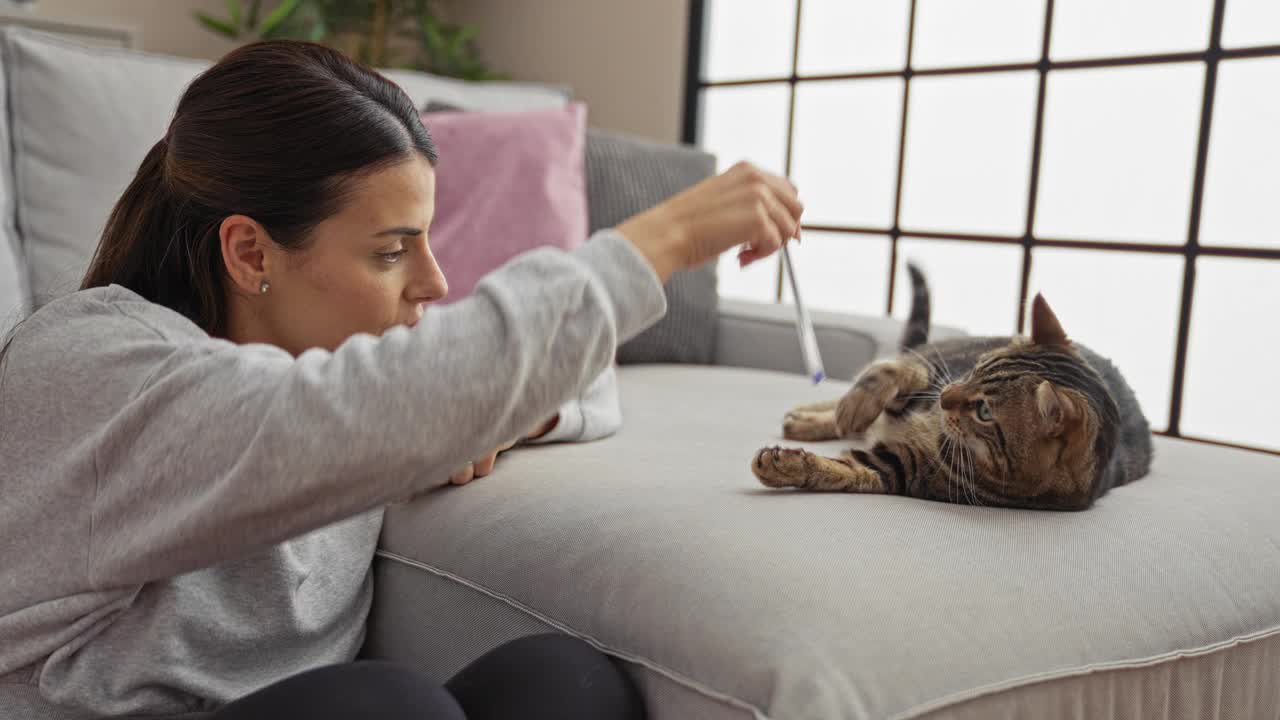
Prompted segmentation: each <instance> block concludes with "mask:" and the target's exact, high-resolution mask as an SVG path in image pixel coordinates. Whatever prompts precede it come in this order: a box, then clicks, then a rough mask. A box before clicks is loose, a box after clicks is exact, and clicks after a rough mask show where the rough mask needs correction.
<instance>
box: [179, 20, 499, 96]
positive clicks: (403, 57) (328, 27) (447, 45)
mask: <svg viewBox="0 0 1280 720" xmlns="http://www.w3.org/2000/svg"><path fill="white" fill-rule="evenodd" d="M226 3H227V16H226V17H215V16H213V15H210V14H209V13H206V12H201V11H197V12H196V13H195V18H196V20H197V21H198V22H199V23H200V24H201V25H203V26H204V27H205V28H207V29H208V30H210V31H212V32H215V33H217V34H219V35H223V36H225V37H228V38H231V39H233V40H258V39H273V38H293V39H301V40H311V41H313V42H319V43H324V44H325V45H329V46H330V47H333V48H335V49H337V50H340V51H342V52H344V53H346V54H347V55H349V56H351V57H353V58H356V59H357V60H360V61H361V62H363V63H366V64H368V65H372V66H374V67H399V68H407V69H411V70H423V71H427V72H432V73H435V74H437V75H445V76H448V77H456V78H463V79H465V80H496V79H501V78H502V77H503V76H502V75H500V74H498V73H494V72H492V71H490V70H489V68H488V67H487V66H486V65H485V63H484V61H483V60H481V58H480V55H479V53H478V52H477V50H476V47H475V36H476V27H475V26H474V25H456V24H452V23H447V22H445V21H443V20H442V19H441V18H440V16H439V14H438V13H437V12H436V11H435V8H434V7H433V6H434V3H433V2H431V0H279V2H277V3H274V4H271V3H263V2H262V0H226ZM264 5H265V6H268V7H264Z"/></svg>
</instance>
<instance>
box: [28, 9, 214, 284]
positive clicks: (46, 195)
mask: <svg viewBox="0 0 1280 720" xmlns="http://www.w3.org/2000/svg"><path fill="white" fill-rule="evenodd" d="M5 51H6V71H7V75H8V81H9V85H10V100H11V102H12V106H11V109H12V112H11V114H10V117H11V121H12V127H11V129H12V132H13V149H14V168H15V177H16V193H17V209H18V229H19V232H20V233H21V235H22V238H23V243H24V246H25V248H24V249H25V253H26V258H27V261H28V263H29V269H30V273H31V285H32V290H33V291H34V294H35V301H36V303H37V304H43V303H45V302H47V301H48V300H51V299H52V298H54V297H56V296H58V295H62V294H65V293H67V292H72V291H74V290H76V289H77V288H78V287H79V285H80V280H81V278H82V276H83V275H84V272H85V270H86V269H87V268H88V264H89V260H90V258H91V257H92V256H93V250H94V248H95V247H97V243H98V238H99V236H100V235H101V233H102V227H103V224H104V223H105V222H106V219H107V215H108V214H109V213H110V212H111V207H112V206H113V205H114V204H115V201H116V200H117V198H119V196H120V193H121V192H123V191H124V188H125V186H126V185H128V183H129V180H130V179H131V178H132V177H133V175H134V173H135V172H137V169H138V164H139V163H140V162H141V161H142V158H143V156H144V155H145V154H146V152H147V150H148V149H150V148H151V146H152V145H154V144H155V142H156V140H157V139H159V138H160V136H161V135H163V134H164V131H165V127H166V126H167V125H168V123H169V118H170V116H171V115H172V114H173V109H174V107H175V106H176V105H177V101H178V96H179V94H180V93H181V92H182V90H183V89H184V88H185V87H186V86H187V85H188V84H189V83H190V82H191V80H192V79H193V78H194V77H195V76H196V74H197V73H199V72H200V71H201V70H203V69H204V68H205V67H206V66H207V63H203V62H198V61H194V60H178V59H174V58H168V57H161V56H156V55H145V54H142V53H136V52H130V51H124V50H116V49H106V48H89V47H84V46H81V45H77V44H75V43H73V42H71V41H67V40H63V39H60V38H57V37H54V36H51V35H43V34H39V33H35V32H32V31H28V30H22V29H16V28H15V29H10V30H7V31H6V32H5Z"/></svg>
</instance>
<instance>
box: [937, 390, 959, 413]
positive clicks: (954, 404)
mask: <svg viewBox="0 0 1280 720" xmlns="http://www.w3.org/2000/svg"><path fill="white" fill-rule="evenodd" d="M938 404H940V405H942V409H943V410H958V409H959V408H962V407H964V393H963V392H962V391H961V390H960V388H959V387H957V386H955V385H948V386H946V387H944V388H942V396H941V397H940V398H939V399H938Z"/></svg>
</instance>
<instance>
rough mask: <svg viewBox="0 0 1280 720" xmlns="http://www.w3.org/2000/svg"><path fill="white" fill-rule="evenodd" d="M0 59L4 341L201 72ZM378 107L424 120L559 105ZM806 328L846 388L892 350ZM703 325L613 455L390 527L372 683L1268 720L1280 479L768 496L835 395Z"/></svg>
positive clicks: (46, 50) (792, 357)
mask: <svg viewBox="0 0 1280 720" xmlns="http://www.w3.org/2000/svg"><path fill="white" fill-rule="evenodd" d="M3 46H4V56H3V63H4V68H3V73H0V81H2V82H3V83H4V84H5V85H6V92H5V93H4V95H3V97H4V98H5V100H6V106H5V108H4V112H3V113H0V117H2V118H4V119H5V121H4V122H3V123H0V199H2V201H3V205H2V206H0V207H2V208H3V216H2V218H0V312H3V309H7V308H18V307H19V306H20V305H24V304H27V303H29V301H30V299H31V298H32V296H33V295H34V296H35V297H37V298H41V297H49V296H54V295H57V294H59V293H61V292H65V291H68V290H70V289H73V288H74V286H75V281H76V279H77V278H78V276H79V273H80V272H82V271H83V269H84V264H85V263H86V262H87V258H88V255H89V253H90V252H91V250H92V246H93V244H94V242H95V240H96V237H97V234H98V232H99V230H100V226H101V224H102V221H103V219H104V217H105V214H106V212H107V209H108V208H109V207H110V205H111V202H112V201H113V200H114V198H115V196H116V195H117V194H118V193H119V191H120V190H121V189H122V188H123V186H124V184H125V182H126V180H127V178H128V177H129V175H130V174H131V173H132V172H133V170H134V169H135V168H136V166H137V163H138V161H139V159H140V158H141V156H142V154H143V152H144V151H145V149H146V148H147V147H149V146H150V144H151V143H152V142H154V140H155V138H157V137H159V135H160V133H161V132H162V128H163V126H164V124H165V122H166V120H167V118H168V114H169V112H170V111H171V109H172V106H173V104H174V102H175V100H176V97H177V95H178V93H179V92H180V91H181V89H182V87H183V86H184V85H185V84H186V82H188V81H189V80H190V78H191V77H192V75H193V74H194V73H196V72H198V71H199V70H200V68H201V67H202V65H201V64H199V63H195V62H191V61H180V60H174V59H171V58H161V57H154V56H144V55H139V54H136V53H128V52H122V51H107V50H90V49H85V48H81V47H77V46H74V45H71V44H68V43H66V42H65V41H62V40H58V39H52V38H48V37H43V36H39V35H35V34H31V33H27V32H23V31H6V34H5V37H4V42H3ZM395 79H396V80H397V81H398V82H400V83H401V84H402V85H403V86H404V87H405V88H406V90H407V91H408V92H409V93H410V94H411V95H413V96H414V100H415V101H416V102H418V103H419V104H425V103H426V102H427V101H428V100H439V101H442V102H447V103H450V104H453V105H457V106H461V107H468V108H517V107H535V106H545V105H548V104H556V103H561V102H563V101H564V97H563V96H562V95H561V94H560V93H559V92H557V91H554V90H548V89H546V88H540V87H531V86H519V85H491V86H485V87H479V88H477V87H470V86H465V85H461V84H458V83H454V82H451V81H446V80H443V79H440V78H432V77H429V76H423V75H417V74H406V73H399V74H396V75H395ZM939 301H943V302H945V299H939ZM21 312H22V311H21V310H18V309H15V310H14V311H12V312H11V313H10V314H9V318H10V319H16V318H17V317H19V316H20V314H21ZM817 321H818V326H819V330H818V333H819V342H820V345H821V346H822V350H823V353H824V356H825V358H826V360H827V364H828V369H829V371H830V374H831V375H832V376H833V377H836V378H840V379H847V378H850V377H851V376H852V375H853V374H854V373H855V372H856V371H857V369H858V368H860V367H861V366H863V365H865V364H866V363H867V362H869V361H870V360H872V359H873V358H875V357H877V356H881V355H885V354H888V353H890V352H892V349H893V342H894V340H895V338H896V335H897V332H898V327H897V326H896V324H895V323H893V322H891V321H888V320H884V319H876V318H859V317H852V316H845V315H838V314H825V313H818V314H817ZM717 322H718V332H717V341H716V346H715V354H714V358H715V364H714V365H711V366H688V365H639V366H626V367H623V368H622V369H621V370H620V372H619V377H620V385H621V392H622V402H623V410H624V417H625V422H624V427H623V429H622V430H621V431H620V432H619V433H618V434H617V435H616V436H614V437H612V438H609V439H607V440H605V441H601V442H598V443H590V444H584V445H565V446H550V447H536V448H524V449H519V450H517V451H514V452H512V453H509V454H508V455H507V456H505V457H504V459H503V461H502V462H501V463H500V465H499V469H498V471H497V472H496V473H495V474H494V475H493V476H491V477H490V478H487V479H485V480H484V481H483V482H477V483H473V484H472V485H470V486H468V487H466V488H461V489H441V490H439V491H436V492H432V493H429V494H427V495H425V496H423V497H421V498H419V499H418V500H416V501H414V502H412V503H410V504H407V505H402V506H396V507H394V508H392V509H391V510H390V512H389V513H388V516H387V522H386V526H385V530H384V535H383V539H382V543H381V550H380V551H379V555H378V559H377V562H376V565H375V572H376V574H377V584H376V586H375V587H376V591H375V601H374V602H375V606H374V611H373V614H372V617H371V619H370V626H369V628H370V631H369V637H368V643H367V646H366V648H365V654H366V655H368V656H371V657H385V658H393V659H398V660H401V661H405V662H408V663H411V664H413V665H415V666H416V667H419V668H421V669H422V670H423V671H425V672H427V673H428V674H430V675H432V676H434V677H437V678H440V679H443V678H446V677H447V676H449V675H450V674H451V673H453V672H454V671H455V670H457V669H458V668H460V667H461V666H462V665H464V664H465V663H467V662H468V661H470V660H471V659H473V658H475V657H476V656H478V655H480V654H481V653H483V652H485V651H486V650H488V649H490V648H492V647H494V646H496V645H497V644H499V643H501V642H504V641H506V640H508V639H511V638H514V637H519V636H521V635H525V634H529V633H535V632H543V631H548V630H551V631H558V632H565V633H570V634H573V635H576V636H578V637H581V638H584V639H586V640H587V641H588V642H591V643H593V644H595V645H596V646H598V647H599V648H601V649H602V650H604V651H605V652H608V653H610V654H611V655H613V656H615V657H616V658H618V659H619V660H620V661H621V662H622V663H623V665H624V666H625V667H626V668H627V669H628V670H629V671H630V672H631V673H632V675H633V676H634V677H635V679H636V681H637V682H638V684H639V685H640V687H641V688H642V691H643V693H644V695H645V697H646V699H647V701H648V703H649V707H650V716H651V717H653V718H660V719H664V720H665V719H677V718H679V719H687V718H774V719H777V720H783V719H786V720H810V719H812V720H818V719H824V720H825V719H829V718H949V719H955V718H1017V717H1022V718H1025V717H1037V718H1188V719H1190V718H1196V719H1199V718H1259V717H1273V718H1274V717H1280V459H1277V458H1275V457H1270V456H1266V455H1261V454H1257V453H1248V452H1243V451H1236V450H1229V449H1224V448H1217V447H1209V446H1204V445H1196V444H1192V443H1187V442H1180V441H1173V440H1166V439H1158V440H1157V458H1156V462H1155V467H1154V470H1153V472H1152V474H1151V475H1150V476H1149V477H1148V478H1146V479H1144V480H1142V481H1141V482H1138V483H1136V484H1134V485H1132V486H1128V487H1123V488H1120V489H1118V490H1116V491H1114V492H1112V493H1111V494H1109V495H1107V496H1106V497H1105V498H1103V499H1102V501H1101V502H1099V503H1098V505H1097V506H1096V507H1095V508H1093V509H1091V510H1089V511H1087V512H1084V513H1064V514H1054V513H1035V512H1021V511H1009V510H995V509H986V508H973V507H964V506H956V505H948V504H940V503H926V502H919V501H913V500H905V499H901V498H890V497H873V496H853V495H839V496H833V495H814V494H800V493H788V492H773V491H767V490H765V489H763V488H761V487H760V486H759V485H758V484H757V483H756V482H755V481H754V479H753V478H752V476H751V473H750V472H749V469H748V461H749V459H750V458H751V456H752V453H753V451H754V450H755V449H756V448H758V447H759V446H761V445H765V444H774V443H778V442H780V438H779V420H780V418H781V415H782V413H783V412H784V411H785V410H786V409H787V408H788V407H790V406H792V405H794V404H797V403H800V402H806V401H812V400H816V399H826V398H831V397H835V396H837V395H838V394H840V393H841V392H842V390H843V389H844V385H843V384H842V383H841V382H839V381H835V382H831V383H828V384H826V385H824V386H819V387H816V388H815V387H812V386H810V385H809V384H808V383H807V381H806V380H805V379H804V378H803V377H802V376H801V375H800V374H798V373H800V371H801V368H802V365H801V362H800V356H799V350H798V347H797V344H796V339H795V334H794V333H795V331H794V327H793V325H792V320H791V316H790V312H789V311H788V310H787V309H786V308H781V307H774V306H767V305H758V304H752V303H740V302H727V301H726V302H724V303H723V304H722V306H721V308H720V311H719V314H718V316H717ZM812 446H813V447H817V448H820V449H824V450H827V451H835V450H838V444H830V443H828V444H821V443H819V444H813V445H812ZM2 467H3V463H2V462H0V468H2ZM0 473H2V470H0ZM0 487H2V476H0ZM4 581H6V582H20V581H21V579H20V578H4ZM6 697H8V696H7V695H6V694H5V693H4V692H3V688H0V716H3V717H15V716H16V717H21V716H22V715H21V714H20V711H19V710H17V709H16V708H14V707H11V706H10V707H6V706H4V705H3V703H4V702H5V700H4V698H6Z"/></svg>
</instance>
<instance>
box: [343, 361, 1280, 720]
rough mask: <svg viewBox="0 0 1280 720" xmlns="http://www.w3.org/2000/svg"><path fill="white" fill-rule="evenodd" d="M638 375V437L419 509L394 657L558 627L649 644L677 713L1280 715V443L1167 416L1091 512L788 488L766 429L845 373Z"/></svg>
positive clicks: (626, 643) (531, 464) (628, 400)
mask: <svg viewBox="0 0 1280 720" xmlns="http://www.w3.org/2000/svg"><path fill="white" fill-rule="evenodd" d="M620 386H621V392H622V402H623V410H624V417H625V421H624V426H623V428H622V430H621V431H620V432H619V433H618V434H617V435H616V436H614V437H612V438H610V439H608V440H605V441H601V442H597V443H592V444H584V445H569V446H559V447H539V448H532V449H519V450H516V451H514V452H512V453H509V454H508V455H507V456H504V458H503V459H502V460H501V461H500V462H499V464H498V469H497V471H496V472H495V473H494V474H493V475H492V476H490V477H487V478H485V479H483V480H481V481H478V482H476V483H472V484H471V485H469V486H467V487H464V488H450V489H441V490H439V491H435V492H432V493H430V494H428V495H426V496H424V497H422V498H420V499H418V500H416V501H414V502H412V503H410V504H408V505H404V506H399V507H396V508H393V509H391V511H390V512H389V513H388V515H387V520H386V525H385V529H384V534H383V542H382V551H381V552H382V555H381V556H380V559H379V561H378V566H377V573H378V576H377V577H378V580H377V582H378V585H377V586H376V587H377V591H376V592H375V611H374V615H373V618H372V621H371V628H370V641H369V645H368V653H369V654H371V655H378V656H388V657H398V658H401V659H405V660H408V661H411V662H414V663H416V664H417V665H419V666H420V667H422V668H423V669H425V670H427V671H428V672H431V673H433V674H435V675H437V676H438V677H442V678H443V677H446V676H447V675H448V674H450V673H451V672H453V671H455V670H456V669H458V668H459V667H460V666H461V665H462V664H463V663H465V662H466V661H468V660H469V659H471V658H473V657H475V656H476V655H478V654H479V653H481V652H483V651H484V650H486V649H488V648H489V647H492V646H494V645H496V644H497V643H499V642H501V641H502V640H504V639H507V638H508V637H511V636H516V635H520V634H528V633H531V632H537V631H539V630H543V629H546V628H555V629H559V630H561V631H564V632H569V633H573V634H576V635H579V636H582V637H585V638H587V639H588V640H590V641H591V642H594V643H596V644H597V645H598V646H599V647H601V648H603V649H605V650H607V651H609V652H612V653H614V654H615V655H616V656H618V657H619V658H623V659H624V660H626V661H628V665H629V667H631V668H632V670H633V671H634V673H635V676H636V677H637V679H638V680H639V681H640V683H641V685H642V687H643V688H644V691H645V693H646V696H647V698H648V700H649V702H650V705H651V717H655V718H691V717H753V716H754V717H764V718H778V719H781V718H787V719H788V720H801V719H807V718H812V719H814V720H817V719H819V718H821V719H823V720H830V719H831V718H891V717H892V718H917V717H929V718H944V717H945V718H958V717H966V718H969V717H973V718H978V717H983V718H1000V717H1011V718H1012V717H1045V718H1059V717H1062V718H1068V717H1070V718H1084V717H1089V718H1109V717H1155V718H1164V717H1179V718H1192V717H1194V718H1211V717H1260V716H1264V715H1265V716H1267V717H1273V716H1275V715H1276V714H1277V713H1280V593H1278V592H1277V591H1276V589H1277V588H1280V522H1277V508H1280V458H1276V457H1273V456H1268V455H1263V454H1258V453H1249V452H1244V451H1237V450H1230V449H1225V448H1218V447H1211V446H1206V445H1198V444H1192V443H1188V442H1181V441H1173V440H1166V439H1158V441H1157V455H1156V461H1155V466H1154V469H1153V471H1152V473H1151V475H1150V476H1148V477H1146V478H1144V479H1142V480H1140V481H1138V482H1136V483H1134V484H1132V485H1129V486H1126V487H1121V488H1118V489H1116V490H1114V491H1112V492H1111V493H1109V494H1108V495H1106V496H1104V497H1103V498H1102V499H1101V500H1100V501H1099V502H1098V503H1097V504H1096V505H1095V506H1094V507H1093V508H1092V509H1090V510H1087V511H1085V512H1080V513H1050V512H1034V511H1018V510H1005V509H991V508H977V507H967V506H958V505H951V504H944V503H933V502H924V501H919V500H914V499H906V498H898V497H884V496H872V495H824V494H808V493H799V492H792V491H772V490H766V489H764V488H762V487H761V486H760V485H759V484H758V483H757V482H756V481H755V479H754V478H753V477H752V475H751V472H750V470H749V461H750V458H751V456H752V454H753V452H754V451H755V450H756V449H757V448H758V447H759V446H761V445H766V444H776V443H780V442H782V441H781V439H780V438H779V424H780V419H781V416H782V414H783V412H784V411H785V410H786V409H788V408H789V407H791V406H792V405H794V404H796V403H800V402H806V401H813V400H817V399H824V398H831V397H836V396H838V395H839V394H840V393H841V392H842V391H843V390H844V389H845V386H843V385H840V384H837V383H827V384H825V385H823V386H819V387H818V388H811V387H810V386H809V385H808V382H807V381H806V380H805V379H804V378H802V377H798V376H792V375H782V374H777V373H770V372H765V371H756V370H740V369H731V368H697V367H682V366H666V367H659V366H632V367H625V368H622V369H621V370H620ZM811 447H814V448H817V449H822V450H826V451H829V452H832V453H834V452H836V451H837V450H838V449H839V447H840V444H839V443H816V444H811ZM1259 713H1262V714H1259Z"/></svg>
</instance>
